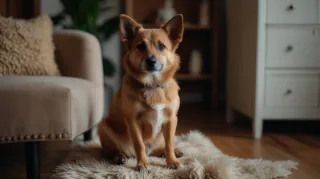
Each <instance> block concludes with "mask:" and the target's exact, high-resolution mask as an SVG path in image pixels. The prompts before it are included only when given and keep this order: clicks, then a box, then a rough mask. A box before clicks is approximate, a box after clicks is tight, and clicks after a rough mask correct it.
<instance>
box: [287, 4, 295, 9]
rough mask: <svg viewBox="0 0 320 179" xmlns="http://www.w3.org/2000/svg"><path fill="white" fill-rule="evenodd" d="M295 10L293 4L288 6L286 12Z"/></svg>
mask: <svg viewBox="0 0 320 179" xmlns="http://www.w3.org/2000/svg"><path fill="white" fill-rule="evenodd" d="M295 9H296V7H294V5H293V4H291V5H290V6H288V8H287V10H288V11H293V10H295Z"/></svg>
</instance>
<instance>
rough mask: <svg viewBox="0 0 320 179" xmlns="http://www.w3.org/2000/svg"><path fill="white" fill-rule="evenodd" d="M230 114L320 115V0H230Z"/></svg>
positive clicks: (258, 127) (257, 124) (258, 129)
mask: <svg viewBox="0 0 320 179" xmlns="http://www.w3.org/2000/svg"><path fill="white" fill-rule="evenodd" d="M227 26H228V63H227V86H228V88H227V89H228V93H227V94H228V102H227V106H228V107H227V120H228V122H232V121H233V120H234V119H233V113H234V111H238V112H240V113H243V114H245V115H247V116H249V117H251V118H252V119H253V135H254V137H255V138H256V139H259V138H260V137H261V136H262V131H263V121H264V120H315V119H320V104H319V102H320V0H227Z"/></svg>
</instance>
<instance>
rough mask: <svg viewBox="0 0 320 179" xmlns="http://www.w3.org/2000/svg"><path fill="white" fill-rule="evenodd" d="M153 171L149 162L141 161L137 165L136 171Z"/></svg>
mask: <svg viewBox="0 0 320 179" xmlns="http://www.w3.org/2000/svg"><path fill="white" fill-rule="evenodd" d="M150 169H151V165H150V163H149V162H145V161H141V162H139V163H138V164H137V167H136V170H137V171H142V170H147V171H149V170H150Z"/></svg>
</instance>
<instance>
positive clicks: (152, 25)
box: [143, 24, 211, 30]
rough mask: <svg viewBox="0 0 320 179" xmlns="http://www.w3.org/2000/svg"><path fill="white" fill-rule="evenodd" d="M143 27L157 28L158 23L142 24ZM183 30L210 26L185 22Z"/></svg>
mask: <svg viewBox="0 0 320 179" xmlns="http://www.w3.org/2000/svg"><path fill="white" fill-rule="evenodd" d="M143 27H144V28H159V27H160V24H143ZM184 30H211V26H206V25H197V24H185V25H184Z"/></svg>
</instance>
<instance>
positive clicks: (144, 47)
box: [137, 42, 147, 52]
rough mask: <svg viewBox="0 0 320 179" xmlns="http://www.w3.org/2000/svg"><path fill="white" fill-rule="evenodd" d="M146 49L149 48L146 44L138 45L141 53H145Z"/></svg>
mask: <svg viewBox="0 0 320 179" xmlns="http://www.w3.org/2000/svg"><path fill="white" fill-rule="evenodd" d="M146 48H147V46H146V44H145V43H144V42H141V43H140V44H138V45H137V49H138V50H139V51H141V52H142V51H145V50H146Z"/></svg>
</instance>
